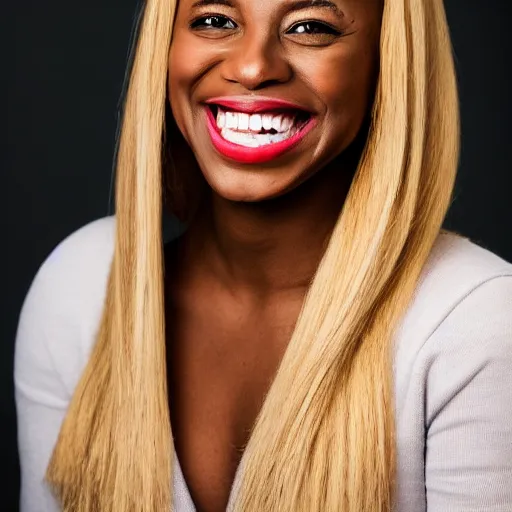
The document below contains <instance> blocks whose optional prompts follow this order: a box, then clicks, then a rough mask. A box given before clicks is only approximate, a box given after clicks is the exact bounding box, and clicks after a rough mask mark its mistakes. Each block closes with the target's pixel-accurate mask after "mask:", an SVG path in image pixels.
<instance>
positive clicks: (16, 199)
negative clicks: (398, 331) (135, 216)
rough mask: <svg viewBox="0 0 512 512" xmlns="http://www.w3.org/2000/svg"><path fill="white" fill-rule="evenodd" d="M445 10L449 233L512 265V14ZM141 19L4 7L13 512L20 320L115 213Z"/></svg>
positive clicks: (3, 337)
mask: <svg viewBox="0 0 512 512" xmlns="http://www.w3.org/2000/svg"><path fill="white" fill-rule="evenodd" d="M446 7H447V12H448V19H449V23H450V27H451V30H452V37H453V44H454V49H455V54H456V64H457V70H458V76H459V86H460V97H461V109H462V129H463V139H462V157H461V165H460V171H459V176H458V181H457V186H456V194H455V199H454V202H453V205H452V207H451V210H450V212H449V215H448V218H447V221H446V223H445V226H446V227H448V228H453V229H455V230H457V231H460V232H462V233H463V234H465V235H467V236H470V237H471V238H472V239H473V240H474V241H476V242H478V243H479V244H480V245H483V246H484V247H487V248H489V249H491V250H492V251H494V252H496V253H497V254H499V255H500V256H502V257H504V258H505V259H507V260H509V261H512V229H511V225H512V205H511V202H510V196H511V193H512V179H511V176H510V173H511V172H512V165H511V164H512V157H511V152H510V147H511V141H510V137H511V135H512V130H511V129H510V119H512V108H511V102H512V95H511V94H510V91H511V90H512V76H511V74H510V65H511V58H510V55H511V49H512V45H511V42H510V39H509V27H510V19H511V17H510V15H511V13H512V9H511V4H510V2H508V1H505V0H485V1H484V0H446ZM136 10H137V1H136V0H128V1H123V2H120V1H117V2H116V1H114V0H102V2H80V3H78V2H76V3H75V2H70V1H69V0H68V1H65V2H64V1H62V0H47V1H41V0H39V1H33V0H32V1H26V2H19V3H17V2H9V5H5V6H2V8H1V11H2V14H0V21H2V22H4V23H5V25H6V27H5V29H3V30H1V31H0V32H1V33H2V36H1V39H2V42H3V40H4V39H6V40H5V42H4V44H3V45H2V46H3V50H4V53H5V59H4V62H3V66H2V67H3V70H4V73H2V75H3V76H4V80H5V79H6V83H5V82H4V83H3V84H2V87H5V85H6V86H7V94H6V95H5V94H4V95H2V97H5V98H6V113H7V123H6V124H5V123H2V125H3V127H2V130H3V131H4V130H5V128H6V127H7V133H6V134H5V135H4V136H3V137H2V139H1V140H2V146H3V147H2V151H1V152H0V153H1V160H0V164H1V185H0V199H1V200H0V208H1V212H0V213H1V215H0V219H1V222H2V228H3V229H2V246H1V250H0V254H1V255H2V256H1V257H2V267H1V268H2V269H3V271H2V274H3V276H2V278H3V279H2V290H3V292H2V293H1V294H0V299H1V304H0V306H1V309H0V311H1V313H0V314H1V317H0V318H1V321H0V350H1V352H0V415H1V416H0V425H1V427H0V428H1V433H2V436H1V438H0V439H1V442H2V447H1V452H0V453H1V454H2V457H1V464H2V465H3V466H4V467H3V468H2V475H7V477H6V476H2V479H1V482H2V483H1V484H0V485H1V490H2V495H1V497H0V503H1V505H0V508H1V510H2V511H4V510H5V511H11V510H12V511H15V510H17V501H18V492H19V467H18V459H17V450H16V423H15V409H14V400H13V383H12V363H13V348H14V337H15V332H16V325H17V321H18V315H19V312H20V308H21V305H22V301H23V298H24V296H25V294H26V292H27V290H28V287H29V285H30V283H31V280H32V279H33V277H34V274H35V273H36V271H37V269H38V267H39V266H40V265H41V263H42V262H43V260H44V259H45V257H46V256H47V255H48V254H49V253H50V251H51V250H52V249H53V248H54V247H55V246H56V245H57V243H58V242H59V241H60V240H62V239H63V238H64V237H65V236H67V235H68V234H69V233H71V232H72V231H74V230H75V229H77V228H78V227H80V226H82V225H84V224H85V223H87V222H89V221H91V220H93V219H96V218H99V217H102V216H104V215H107V214H109V213H112V209H111V205H110V185H111V174H112V172H111V171H112V157H113V151H114V141H115V133H116V126H117V107H118V103H119V98H120V95H121V90H122V84H123V78H124V69H125V64H126V59H127V54H128V49H129V41H130V38H131V33H132V26H133V21H134V15H135V12H136ZM5 71H7V72H5Z"/></svg>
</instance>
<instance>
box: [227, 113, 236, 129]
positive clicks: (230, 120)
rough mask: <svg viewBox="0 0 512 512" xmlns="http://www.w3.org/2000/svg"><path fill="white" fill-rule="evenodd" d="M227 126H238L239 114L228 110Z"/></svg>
mask: <svg viewBox="0 0 512 512" xmlns="http://www.w3.org/2000/svg"><path fill="white" fill-rule="evenodd" d="M226 128H234V129H235V130H236V129H237V128H238V115H237V114H235V113H233V112H226Z"/></svg>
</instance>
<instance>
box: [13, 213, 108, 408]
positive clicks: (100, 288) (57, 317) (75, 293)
mask: <svg viewBox="0 0 512 512" xmlns="http://www.w3.org/2000/svg"><path fill="white" fill-rule="evenodd" d="M114 233H115V218H114V217H113V216H111V217H105V218H102V219H99V220H96V221H93V222H91V223H89V224H87V225H85V226H83V227H82V228H80V229H78V230H77V231H75V232H73V233H72V234H70V235H69V236H68V237H66V238H65V239H64V240H63V241H62V242H61V243H60V244H59V245H58V246H57V247H56V248H55V249H54V250H53V251H52V252H51V254H50V255H49V256H48V257H47V258H46V260H45V261H44V263H43V264H42V265H41V267H40V268H39V270H38V272H37V273H36V276H35V277H34V279H33V281H32V284H31V286H30V289H29V291H28V293H27V295H26V297H25V301H24V303H23V307H22V310H21V313H20V318H19V323H18V331H17V335H16V344H15V382H16V385H17V386H18V388H19V387H20V386H21V387H22V388H23V387H25V388H27V389H26V390H27V391H28V392H31V391H34V392H36V393H42V392H43V391H42V390H46V392H47V394H48V396H50V395H52V394H53V395H54V396H58V397H59V400H63V401H65V400H66V399H68V398H69V397H70V396H71V395H72V393H73V389H74V387H75V385H76V383H77V381H78V378H79V376H80V374H81V370H82V369H83V366H84V364H85V362H86V361H87V358H88V355H89V352H90V350H91V348H92V345H93V343H94V340H95V336H96V331H97V328H98V327H99V321H100V318H101V313H102V310H103V303H104V299H105V294H106V285H107V280H108V274H109V271H110V264H111V261H112V256H113V250H114ZM53 373H56V374H57V375H56V377H57V378H54V379H52V378H51V377H52V375H53ZM28 388H30V390H29V389H28ZM57 388H58V389H57Z"/></svg>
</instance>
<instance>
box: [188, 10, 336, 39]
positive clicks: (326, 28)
mask: <svg viewBox="0 0 512 512" xmlns="http://www.w3.org/2000/svg"><path fill="white" fill-rule="evenodd" d="M213 19H216V20H218V21H223V22H224V23H226V22H230V23H231V24H232V25H234V26H233V27H229V28H227V29H226V28H222V27H218V26H217V27H214V26H212V25H211V24H210V25H207V24H205V23H204V22H205V21H206V20H213ZM303 25H313V26H314V27H320V28H321V30H322V32H320V33H324V34H328V35H334V36H340V35H342V32H340V31H339V30H337V29H335V28H334V27H332V26H331V25H329V24H327V23H325V22H323V21H317V20H306V21H301V22H298V23H295V24H294V25H292V26H291V27H290V28H289V29H288V30H287V31H286V33H287V34H288V33H290V31H291V30H293V29H296V28H297V27H299V26H303ZM190 28H191V29H196V30H214V29H215V30H231V29H233V28H236V23H235V22H234V21H232V20H231V19H230V18H228V17H227V16H223V15H220V14H208V15H203V16H200V17H199V18H196V19H195V20H194V21H192V22H191V23H190ZM303 34H306V35H318V34H319V32H316V33H311V34H307V32H303ZM295 35H299V34H295Z"/></svg>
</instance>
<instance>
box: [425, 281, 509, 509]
mask: <svg viewBox="0 0 512 512" xmlns="http://www.w3.org/2000/svg"><path fill="white" fill-rule="evenodd" d="M430 343H433V345H431V346H434V347H436V348H435V352H436V354H435V357H434V358H433V360H432V364H431V366H430V368H429V370H428V377H427V395H426V403H425V407H426V411H425V413H426V433H425V435H426V452H425V487H426V497H427V511H428V512H512V276H510V275H509V276H500V277H495V278H493V279H490V280H488V281H487V282H485V283H483V284H481V285H479V286H478V287H477V288H476V289H475V290H473V291H472V292H471V293H470V294H469V295H468V296H466V297H465V298H464V299H463V300H462V301H461V302H460V303H459V304H458V305H457V307H456V308H455V309H454V310H453V311H451V313H450V314H449V315H448V316H447V317H446V318H445V320H444V321H443V322H442V323H441V324H440V325H439V327H438V328H437V329H436V331H435V332H434V333H433V335H432V336H431V337H430V339H429V344H430Z"/></svg>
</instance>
